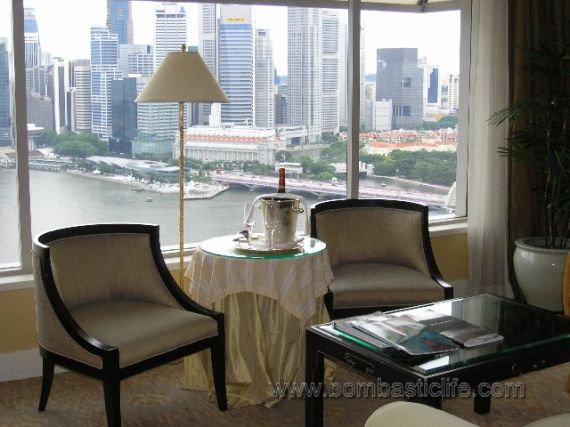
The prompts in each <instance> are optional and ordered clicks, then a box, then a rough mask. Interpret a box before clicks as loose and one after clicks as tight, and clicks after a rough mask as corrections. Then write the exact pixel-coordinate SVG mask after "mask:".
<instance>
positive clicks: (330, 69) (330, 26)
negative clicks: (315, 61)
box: [322, 9, 340, 133]
mask: <svg viewBox="0 0 570 427" xmlns="http://www.w3.org/2000/svg"><path fill="white" fill-rule="evenodd" d="M322 22H323V32H322V36H323V42H322V46H323V56H322V59H323V87H322V96H323V108H322V115H323V117H322V127H323V128H322V129H323V132H332V133H338V126H339V122H338V96H339V84H338V81H339V65H338V64H339V34H340V33H339V21H338V12H337V11H336V10H326V9H325V10H323V18H322Z"/></svg>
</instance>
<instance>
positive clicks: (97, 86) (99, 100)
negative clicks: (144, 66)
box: [91, 27, 122, 141]
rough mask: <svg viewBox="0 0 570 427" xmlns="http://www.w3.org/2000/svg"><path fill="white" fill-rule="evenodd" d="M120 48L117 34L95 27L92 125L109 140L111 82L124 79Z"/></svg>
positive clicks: (92, 59)
mask: <svg viewBox="0 0 570 427" xmlns="http://www.w3.org/2000/svg"><path fill="white" fill-rule="evenodd" d="M118 46H119V43H118V36H117V34H115V33H111V32H110V31H109V29H108V28H107V27H91V126H92V132H93V133H94V134H96V135H97V136H98V137H99V138H101V139H103V140H106V141H108V140H109V138H110V137H111V135H112V99H111V82H112V81H113V79H116V78H119V77H121V76H122V74H121V72H120V71H119V69H118V55H119V52H118Z"/></svg>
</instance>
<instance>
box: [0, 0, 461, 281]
mask: <svg viewBox="0 0 570 427" xmlns="http://www.w3.org/2000/svg"><path fill="white" fill-rule="evenodd" d="M22 3H23V4H22ZM107 3H109V5H110V7H111V8H125V7H126V8H128V10H122V11H121V13H113V11H111V13H112V16H114V17H116V19H112V20H107ZM12 4H13V5H14V7H16V8H20V9H21V12H22V13H23V15H24V22H23V25H22V24H18V25H19V26H20V27H21V28H19V30H20V32H19V33H21V36H22V41H23V42H25V43H24V44H25V49H24V51H21V52H20V51H18V50H16V51H15V52H14V55H15V56H16V57H18V56H19V57H22V56H23V59H25V67H24V68H23V69H22V70H20V71H18V70H17V69H16V73H17V75H18V76H20V74H18V73H21V76H20V77H21V78H22V79H23V80H25V87H26V95H25V98H26V101H27V111H26V114H27V137H28V145H29V148H30V149H29V154H27V155H26V153H23V151H24V150H20V151H22V153H23V154H22V155H23V156H24V162H21V164H23V165H25V164H26V163H27V166H22V167H21V168H22V169H21V170H22V171H24V172H25V174H24V176H28V174H29V182H30V185H29V193H28V187H27V185H26V182H25V181H26V180H23V181H22V180H20V181H19V180H17V174H18V171H17V170H16V169H14V168H13V165H14V161H13V159H15V158H16V156H17V154H18V151H17V147H16V145H22V144H24V142H22V141H25V138H21V139H19V140H18V143H15V142H14V140H13V139H12V135H20V134H25V129H19V133H18V132H17V131H18V129H15V128H10V126H13V120H12V121H11V122H10V123H9V124H8V126H7V127H6V126H5V127H4V128H5V129H12V130H11V131H8V132H6V131H4V133H2V126H3V125H2V119H1V114H2V111H5V109H4V110H3V109H2V105H4V104H0V190H2V192H0V220H1V221H2V223H3V224H6V225H7V227H6V229H7V230H11V231H9V232H8V233H6V235H5V236H3V243H4V242H6V243H5V244H3V245H2V249H0V274H2V271H1V269H2V268H4V267H10V266H13V265H14V264H17V263H18V261H19V263H20V265H21V266H22V267H23V270H24V271H28V270H29V264H30V263H29V259H28V260H27V261H26V259H27V257H29V250H26V249H24V250H20V246H21V243H22V242H24V243H26V245H28V246H27V247H29V241H30V240H31V236H32V235H34V234H36V233H39V232H42V231H45V230H47V229H51V228H55V227H62V226H69V225H72V224H79V223H93V222H112V221H133V222H139V221H140V222H151V223H158V224H160V227H161V243H162V244H163V245H164V246H166V247H168V246H171V245H172V246H173V245H175V243H176V242H177V240H178V209H177V208H178V197H177V191H178V190H177V177H178V168H177V158H176V156H177V152H178V147H177V146H176V142H175V136H176V131H177V123H178V122H177V116H176V113H175V111H176V108H173V106H171V105H169V104H152V103H150V104H143V103H135V102H134V99H135V98H136V96H137V94H138V93H140V91H141V90H142V88H143V87H144V85H145V84H146V82H147V81H148V79H149V78H150V76H152V74H153V72H154V70H155V69H156V67H157V66H158V65H159V64H160V62H161V61H162V59H163V58H164V56H165V55H166V53H167V52H168V51H171V50H178V49H179V48H180V46H181V45H182V44H183V43H186V44H188V45H189V46H190V47H191V48H192V49H197V50H198V51H199V52H200V53H201V55H202V57H203V59H204V61H205V62H206V64H207V65H208V67H209V68H210V71H211V72H212V73H213V74H214V75H215V76H216V78H217V79H218V81H219V82H220V85H221V86H222V87H223V89H224V91H225V92H226V94H227V95H228V97H229V98H230V101H231V102H230V103H229V104H221V105H220V104H213V105H210V104H199V105H193V106H187V114H186V117H185V123H186V131H185V138H186V143H185V155H186V160H187V163H186V168H187V170H188V171H189V172H188V173H187V178H188V184H187V189H188V192H187V197H188V199H187V200H186V202H185V212H186V221H187V223H186V227H185V229H186V233H187V234H186V240H187V242H188V243H190V242H197V241H201V240H204V239H206V238H208V237H213V236H215V235H220V234H229V233H234V232H236V231H238V230H239V229H240V228H241V227H242V217H243V208H244V204H245V203H246V202H251V201H252V200H253V199H254V197H255V196H256V195H259V194H264V193H268V192H273V191H274V189H275V187H276V185H277V172H276V171H277V169H278V168H279V167H280V166H285V167H286V170H287V190H288V191H289V192H292V193H299V194H301V195H303V196H304V197H305V199H306V200H307V202H308V204H309V205H310V204H312V203H314V202H317V201H318V200H321V199H323V198H338V197H346V194H347V184H346V182H347V177H348V176H349V175H351V173H352V171H351V167H350V165H348V166H347V150H351V151H354V150H356V148H353V147H350V146H348V147H347V140H348V132H347V125H348V117H349V112H350V110H351V108H350V106H351V104H352V103H354V102H356V99H348V95H347V93H348V90H347V86H348V81H347V79H348V75H349V73H348V68H349V66H350V64H348V56H349V55H348V47H349V34H348V22H349V19H350V17H349V16H348V11H347V9H342V8H341V9H339V8H338V7H339V2H336V1H331V2H330V5H331V7H332V8H331V9H327V8H322V7H320V8H300V7H293V6H287V1H286V0H284V1H283V6H262V5H255V4H252V5H248V4H239V5H236V4H232V5H230V4H226V3H223V4H214V3H177V4H170V3H168V4H165V3H163V2H158V1H131V2H113V1H111V2H108V1H107V0H96V1H92V2H88V4H87V3H86V5H85V8H87V9H86V10H85V12H86V13H83V14H81V15H78V16H75V17H74V19H69V14H66V13H61V12H62V11H63V10H67V9H69V8H70V7H72V6H73V4H72V2H70V0H53V1H50V2H44V1H41V0H16V1H14V2H12ZM322 4H323V3H322V2H320V3H319V6H322ZM450 5H451V6H450V7H456V6H454V5H455V2H450ZM343 6H344V5H343ZM2 7H4V8H9V7H10V6H8V4H7V2H3V3H2ZM341 7H342V6H341ZM440 8H441V7H440ZM418 10H419V9H418ZM426 10H429V6H428V7H427V8H426ZM0 12H1V11H0ZM5 12H6V13H0V15H1V16H2V18H1V19H4V20H8V19H9V17H10V15H11V13H10V11H9V10H8V11H5ZM388 15H389V16H388ZM436 15H446V16H447V18H446V19H447V21H446V23H445V25H444V26H443V27H445V28H444V29H442V31H444V34H440V37H441V39H440V41H441V46H440V50H442V51H443V50H446V45H445V44H444V43H443V41H444V40H447V39H458V38H459V29H458V26H457V22H458V20H459V16H460V12H459V11H456V10H454V11H448V12H437V13H416V14H409V13H397V12H390V13H389V12H383V11H378V10H363V11H362V14H361V17H362V18H361V21H362V24H363V25H362V27H363V30H362V34H361V40H362V44H363V45H362V46H361V52H363V57H362V58H361V66H362V74H361V78H360V79H361V91H360V93H359V94H358V96H359V97H360V98H361V108H360V109H361V117H360V122H361V123H360V128H361V131H360V143H359V145H360V153H357V154H358V155H359V160H360V163H359V172H361V176H360V178H359V182H358V185H359V189H360V197H376V196H378V197H396V198H410V197H412V196H414V194H415V193H416V192H415V190H410V188H412V189H414V188H415V187H416V186H418V187H421V188H424V189H425V188H428V189H429V190H427V192H428V193H430V194H431V193H432V192H433V193H437V195H438V199H437V201H435V202H434V203H433V205H434V206H435V207H437V208H438V209H440V208H441V213H445V214H446V215H453V209H451V208H449V209H448V208H445V209H447V210H446V211H445V212H443V210H444V207H445V206H447V205H445V204H444V203H443V202H441V203H440V202H439V201H440V199H442V198H445V197H450V196H449V194H451V193H450V188H451V186H452V183H451V182H448V181H450V179H449V177H450V176H453V175H454V174H457V173H458V172H457V171H458V168H457V167H456V161H457V160H456V155H455V152H453V151H452V150H450V151H448V152H446V151H439V150H433V152H432V151H429V150H426V152H425V153H424V152H419V154H418V152H417V151H415V150H412V149H410V150H408V151H407V150H393V149H392V148H393V147H392V146H390V147H388V148H389V149H390V152H388V151H386V152H383V151H382V150H381V149H380V151H374V149H373V148H375V147H380V146H381V145H382V144H386V143H387V142H386V141H385V140H382V139H378V138H377V139H374V138H375V137H373V135H374V134H375V133H377V134H379V133H382V132H384V134H383V135H384V139H386V138H385V137H386V135H388V139H389V143H390V144H396V143H398V144H403V145H400V146H399V147H404V145H405V143H406V138H408V139H409V138H411V137H410V136H409V135H410V133H414V132H415V133H414V135H416V136H417V135H420V136H421V139H422V140H423V141H424V142H425V141H427V139H428V138H427V133H425V132H427V130H425V129H424V127H425V126H434V127H435V126H436V125H435V123H436V119H437V118H438V119H440V120H439V122H438V123H440V122H441V119H442V117H440V116H438V115H437V114H431V113H429V114H428V110H429V111H435V110H437V109H438V108H439V107H440V106H441V105H442V103H443V102H446V103H447V105H448V106H449V109H450V111H453V112H454V114H458V112H459V113H460V112H461V109H460V106H461V105H462V104H461V103H462V101H461V100H462V98H461V96H463V93H461V92H460V90H459V88H460V79H459V77H460V73H459V69H455V68H454V69H452V70H444V69H443V67H440V66H438V65H440V64H438V63H436V62H433V61H432V57H430V56H429V55H428V56H427V58H426V59H425V60H424V59H423V56H422V55H423V53H422V52H423V51H422V48H421V45H420V41H421V40H420V37H419V36H418V37H417V38H416V41H415V42H414V40H410V42H409V44H406V45H402V46H398V47H399V48H403V49H404V50H406V52H405V55H404V56H405V58H407V59H406V61H407V62H406V67H408V68H406V71H405V75H404V74H403V72H400V73H399V74H397V73H396V72H395V71H394V64H395V61H396V63H397V61H399V59H398V57H397V55H396V56H394V55H393V54H391V53H390V52H389V51H388V50H389V49H391V48H393V47H394V46H391V45H389V44H386V42H385V40H387V38H382V37H377V36H376V34H375V33H374V32H373V31H376V30H377V29H380V28H382V27H383V26H384V24H383V25H380V24H379V23H381V22H385V20H386V17H388V19H392V18H394V19H395V17H397V19H401V18H402V19H408V21H402V22H404V23H403V24H402V25H401V26H400V29H399V30H398V31H401V32H404V33H406V35H409V34H407V33H413V34H420V33H421V34H424V35H425V34H427V33H429V32H430V31H431V30H433V29H434V28H440V27H434V24H433V21H432V16H436ZM411 16H413V18H411ZM81 17H84V18H81ZM398 22H400V21H398ZM420 22H421V25H423V26H424V27H421V28H426V31H425V32H418V31H409V32H405V28H420ZM107 23H108V25H109V27H107ZM8 24H9V23H8ZM18 25H17V26H16V28H18ZM375 27H377V28H375ZM0 28H1V30H0V102H5V101H6V99H7V98H9V97H7V96H3V95H2V94H3V92H1V91H2V88H3V86H2V84H1V83H2V81H6V76H8V80H9V81H10V82H12V81H13V80H14V79H13V77H14V74H13V73H12V71H11V68H10V67H8V74H6V72H4V73H3V72H2V69H3V64H5V63H4V62H3V61H2V58H3V56H2V52H3V50H2V40H4V39H6V40H7V43H6V46H7V48H6V54H7V55H8V58H9V56H10V55H11V54H12V51H11V47H10V46H11V41H10V33H8V32H6V33H4V31H7V28H9V25H2V26H1V27H0ZM149 29H150V31H149ZM394 34H398V33H397V32H395V33H394ZM438 34H439V33H438ZM401 35H402V34H399V36H398V37H393V36H392V37H390V39H398V40H407V39H405V38H404V37H401ZM414 43H415V44H414ZM414 49H415V52H412V51H413V50H414ZM408 51H409V52H408ZM452 52H453V55H455V57H454V58H455V59H454V61H455V62H457V63H458V62H459V56H458V55H459V53H458V49H455V50H453V49H452ZM414 55H415V56H414ZM412 57H413V58H412ZM410 58H412V59H410ZM422 61H423V62H422ZM400 62H402V61H400ZM396 68H397V67H396ZM5 69H6V66H5V65H4V70H5ZM448 72H450V74H447V73H448ZM379 75H380V77H379ZM384 75H386V76H388V77H384ZM390 75H391V76H392V77H389V76H390ZM2 78H4V80H2ZM390 78H393V79H397V81H398V84H397V86H398V87H399V88H400V90H402V99H398V98H397V97H396V96H395V95H394V94H392V93H389V92H386V91H385V90H384V89H386V88H387V87H388V85H387V84H382V82H383V81H385V82H388V81H389V79H390ZM379 79H380V80H379ZM382 79H385V80H382ZM16 80H17V79H16ZM416 89H420V90H421V93H420V94H419V96H418V94H417V93H416ZM10 96H11V94H10ZM13 101H14V99H12V98H10V100H9V101H8V104H9V105H12V104H14V102H13ZM15 101H18V100H17V99H16V100H15ZM16 104H17V102H16ZM13 113H14V111H12V110H10V118H11V117H12V116H13ZM445 118H446V121H445V123H448V124H449V126H448V128H447V129H449V133H448V134H447V136H446V138H447V140H446V141H447V142H450V141H451V142H452V143H455V142H456V141H457V138H458V136H457V132H458V131H457V129H456V127H455V123H456V121H455V122H454V116H453V114H449V117H445ZM440 124H441V123H440ZM400 129H401V131H400ZM396 130H398V131H400V133H399V134H398V133H394V132H396ZM387 132H388V133H387ZM434 132H435V131H434ZM2 135H4V136H7V137H6V138H4V140H3V139H2ZM2 141H4V142H2ZM414 141H415V140H414ZM414 141H412V142H414ZM408 142H410V141H408ZM378 144H380V145H378ZM380 148H382V147H380ZM426 153H427V154H426ZM410 155H413V156H416V157H414V158H413V162H412V161H410V159H409V158H408V157H410ZM398 156H400V157H398ZM3 159H4V160H3ZM26 161H27V162H26ZM412 163H413V164H412ZM436 169H437V171H438V172H439V173H440V175H443V174H445V176H446V177H447V178H446V179H447V180H446V181H445V183H441V182H439V181H438V180H439V179H440V178H439V177H438V176H436V175H437V174H436V173H435V172H434V170H436ZM19 182H20V183H19ZM395 184H397V185H395ZM18 185H20V187H21V188H20V189H19V188H18ZM444 187H445V188H444ZM396 188H397V189H396ZM370 190H372V191H370ZM18 194H20V196H18ZM22 194H23V195H24V196H21V195H22ZM410 194H411V196H410ZM26 195H29V201H28V198H27V196H26ZM422 201H423V200H422ZM429 202H430V204H432V203H431V202H432V201H431V200H429ZM18 210H20V212H21V213H20V222H22V219H23V220H24V222H26V218H27V219H28V221H30V222H31V228H30V227H29V226H26V225H25V224H19V223H18ZM22 213H23V214H22ZM30 218H31V219H30ZM299 222H300V223H302V221H299ZM18 229H20V230H21V231H20V232H19V233H18ZM256 231H262V230H260V229H259V225H258V229H257V230H256ZM20 252H22V253H23V254H24V255H23V257H24V258H25V259H23V260H22V259H20V260H19V258H20V256H19V253H20ZM4 274H7V273H6V272H4Z"/></svg>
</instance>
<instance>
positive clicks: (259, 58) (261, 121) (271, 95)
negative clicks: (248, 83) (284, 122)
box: [254, 29, 275, 128]
mask: <svg viewBox="0 0 570 427" xmlns="http://www.w3.org/2000/svg"><path fill="white" fill-rule="evenodd" d="M273 72H274V67H273V42H272V40H271V33H270V32H269V30H267V29H257V30H255V102H254V104H255V126H257V127H267V128H272V127H273V126H274V124H275V108H274V105H275V104H274V103H275V91H274V89H273V87H274V84H273Z"/></svg>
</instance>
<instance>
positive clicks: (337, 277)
mask: <svg viewBox="0 0 570 427" xmlns="http://www.w3.org/2000/svg"><path fill="white" fill-rule="evenodd" d="M333 273H334V280H333V282H332V284H331V286H330V289H331V291H332V292H333V293H334V308H335V309H337V308H343V307H353V306H359V307H367V306H389V305H395V306H399V305H406V304H421V303H427V302H431V301H438V300H441V299H443V298H444V291H443V289H442V287H441V286H439V285H438V284H437V282H435V281H434V280H432V279H431V278H430V277H427V276H426V275H425V274H422V273H420V272H418V271H416V270H414V269H412V268H410V267H405V266H402V265H396V264H388V263H382V262H367V263H351V264H342V265H337V266H336V267H334V268H333Z"/></svg>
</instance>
